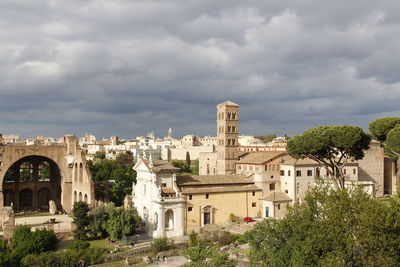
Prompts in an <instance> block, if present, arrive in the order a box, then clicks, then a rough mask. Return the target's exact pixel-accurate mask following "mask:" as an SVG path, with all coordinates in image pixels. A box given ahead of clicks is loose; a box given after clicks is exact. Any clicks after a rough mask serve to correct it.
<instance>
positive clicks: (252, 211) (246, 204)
mask: <svg viewBox="0 0 400 267" xmlns="http://www.w3.org/2000/svg"><path fill="white" fill-rule="evenodd" d="M253 192H254V196H253ZM208 195H209V197H208V199H207V198H206V194H205V193H201V194H192V199H191V200H190V199H189V195H185V197H186V200H187V206H186V233H188V234H189V233H190V232H191V231H193V230H195V229H196V228H199V227H201V226H203V224H202V223H203V222H202V210H203V208H204V207H206V206H211V207H212V208H213V214H212V223H214V224H223V223H225V222H228V221H230V216H229V215H230V214H234V215H235V216H237V217H240V218H244V217H260V216H261V215H262V213H261V209H262V201H261V200H260V199H261V197H262V191H249V192H224V193H209V194H208ZM253 203H255V207H253V206H252V205H253ZM190 207H191V208H192V210H191V211H189V208H190Z"/></svg>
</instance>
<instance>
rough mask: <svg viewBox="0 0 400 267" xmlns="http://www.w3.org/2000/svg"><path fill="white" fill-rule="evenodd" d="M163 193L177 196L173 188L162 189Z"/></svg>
mask: <svg viewBox="0 0 400 267" xmlns="http://www.w3.org/2000/svg"><path fill="white" fill-rule="evenodd" d="M161 193H163V194H175V193H176V192H175V190H174V189H173V188H170V187H162V188H161Z"/></svg>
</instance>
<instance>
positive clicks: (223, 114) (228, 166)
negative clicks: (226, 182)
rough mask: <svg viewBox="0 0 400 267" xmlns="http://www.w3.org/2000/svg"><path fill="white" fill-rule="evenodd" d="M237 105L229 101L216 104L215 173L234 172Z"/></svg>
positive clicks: (237, 130)
mask: <svg viewBox="0 0 400 267" xmlns="http://www.w3.org/2000/svg"><path fill="white" fill-rule="evenodd" d="M238 136H239V105H238V104H235V103H233V102H231V101H226V102H224V103H221V104H218V105H217V139H218V141H217V142H218V143H217V174H233V173H235V162H236V161H237V160H238V147H239V141H238Z"/></svg>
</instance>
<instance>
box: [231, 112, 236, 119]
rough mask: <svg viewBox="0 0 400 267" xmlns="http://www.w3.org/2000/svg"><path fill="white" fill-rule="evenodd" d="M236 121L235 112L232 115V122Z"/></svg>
mask: <svg viewBox="0 0 400 267" xmlns="http://www.w3.org/2000/svg"><path fill="white" fill-rule="evenodd" d="M235 119H236V112H233V113H232V120H235Z"/></svg>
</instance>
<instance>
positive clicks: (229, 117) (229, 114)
mask: <svg viewBox="0 0 400 267" xmlns="http://www.w3.org/2000/svg"><path fill="white" fill-rule="evenodd" d="M227 119H228V120H230V119H231V113H230V112H228V117H227Z"/></svg>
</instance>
